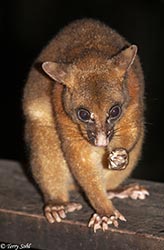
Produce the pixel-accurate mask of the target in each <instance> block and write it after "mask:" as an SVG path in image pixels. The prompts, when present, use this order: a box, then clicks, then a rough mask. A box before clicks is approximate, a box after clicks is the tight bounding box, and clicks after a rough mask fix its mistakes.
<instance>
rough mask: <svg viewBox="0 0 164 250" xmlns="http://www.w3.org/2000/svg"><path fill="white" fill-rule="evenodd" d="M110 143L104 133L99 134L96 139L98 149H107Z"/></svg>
mask: <svg viewBox="0 0 164 250" xmlns="http://www.w3.org/2000/svg"><path fill="white" fill-rule="evenodd" d="M108 143H109V140H108V138H107V136H106V134H105V133H104V132H99V133H98V134H97V136H96V139H95V146H97V147H106V146H107V145H108Z"/></svg>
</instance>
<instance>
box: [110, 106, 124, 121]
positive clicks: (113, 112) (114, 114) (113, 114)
mask: <svg viewBox="0 0 164 250" xmlns="http://www.w3.org/2000/svg"><path fill="white" fill-rule="evenodd" d="M121 112H122V110H121V106H120V105H118V104H117V105H115V106H113V107H112V108H111V109H110V111H109V118H110V119H117V118H118V117H119V116H120V115H121Z"/></svg>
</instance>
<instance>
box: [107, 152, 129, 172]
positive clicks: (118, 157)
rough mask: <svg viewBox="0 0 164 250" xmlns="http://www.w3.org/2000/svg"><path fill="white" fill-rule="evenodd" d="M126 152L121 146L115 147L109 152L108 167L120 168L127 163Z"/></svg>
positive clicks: (124, 166) (123, 167)
mask: <svg viewBox="0 0 164 250" xmlns="http://www.w3.org/2000/svg"><path fill="white" fill-rule="evenodd" d="M128 158H129V157H128V153H127V151H126V150H125V149H123V148H117V149H115V150H113V151H112V152H111V153H110V154H109V166H108V168H109V169H112V170H122V169H125V168H126V166H127V165H128V162H129V159H128Z"/></svg>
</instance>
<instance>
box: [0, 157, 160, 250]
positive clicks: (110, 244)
mask: <svg viewBox="0 0 164 250" xmlns="http://www.w3.org/2000/svg"><path fill="white" fill-rule="evenodd" d="M0 176H1V178H0V242H7V243H15V244H26V243H32V248H37V249H55V250H56V249H57V250H58V249H59V250H60V249H62V250H69V249H71V250H74V249H85V250H86V249H103V250H106V249H110V250H113V249H114V250H117V249H118V250H122V249H123V250H124V249H126V250H127V249H128V250H129V249H132V250H144V249H149V250H151V249H152V250H156V249H157V250H158V249H159V250H162V249H164V184H162V183H154V182H150V181H141V180H134V179H129V180H128V183H132V182H137V183H140V184H142V185H144V186H145V187H147V188H148V190H149V192H150V196H149V197H148V198H147V199H146V200H143V201H142V200H137V201H134V200H131V199H124V200H118V199H114V204H115V206H116V207H117V208H118V209H119V210H120V211H121V213H122V214H123V215H124V216H125V217H126V219H127V222H126V223H123V222H120V225H119V228H114V227H112V226H111V227H110V228H109V230H108V231H106V232H105V233H103V232H101V231H97V233H96V234H94V233H93V232H92V230H91V229H89V228H88V227H87V223H88V220H89V218H90V217H91V215H92V213H93V212H94V211H93V210H92V208H91V207H90V206H89V204H88V203H87V202H86V201H85V198H83V196H82V195H80V194H78V193H72V194H71V196H72V200H73V201H78V202H81V203H82V204H83V209H82V210H81V211H77V212H74V213H72V214H69V215H68V217H67V219H66V220H64V221H62V222H61V223H55V224H48V223H47V221H46V220H45V218H44V215H43V211H42V208H43V201H42V196H41V194H40V192H39V190H38V188H37V186H36V185H35V184H34V182H33V180H32V177H31V176H30V169H29V168H26V167H25V166H22V165H21V164H19V163H17V162H13V161H5V160H1V161H0Z"/></svg>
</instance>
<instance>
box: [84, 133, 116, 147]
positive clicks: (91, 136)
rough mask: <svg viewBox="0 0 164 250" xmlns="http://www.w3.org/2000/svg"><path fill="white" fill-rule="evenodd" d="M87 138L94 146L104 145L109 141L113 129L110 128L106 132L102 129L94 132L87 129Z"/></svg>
mask: <svg viewBox="0 0 164 250" xmlns="http://www.w3.org/2000/svg"><path fill="white" fill-rule="evenodd" d="M87 134H88V140H89V142H90V143H91V144H92V145H94V146H96V147H106V146H108V144H109V142H110V141H111V139H112V137H113V134H114V131H113V130H110V131H108V132H107V133H105V132H104V131H101V132H98V133H97V134H95V133H94V132H93V131H88V133H87Z"/></svg>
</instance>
